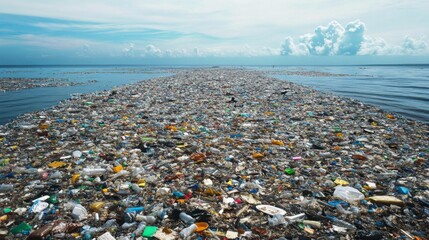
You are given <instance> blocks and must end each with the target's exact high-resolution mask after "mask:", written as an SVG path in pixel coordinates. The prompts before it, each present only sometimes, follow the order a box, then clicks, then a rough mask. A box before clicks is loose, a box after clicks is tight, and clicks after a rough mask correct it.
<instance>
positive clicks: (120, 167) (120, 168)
mask: <svg viewBox="0 0 429 240" xmlns="http://www.w3.org/2000/svg"><path fill="white" fill-rule="evenodd" d="M122 169H124V167H122V165H118V166H116V167H113V171H114V172H115V173H117V172H120V171H122Z"/></svg>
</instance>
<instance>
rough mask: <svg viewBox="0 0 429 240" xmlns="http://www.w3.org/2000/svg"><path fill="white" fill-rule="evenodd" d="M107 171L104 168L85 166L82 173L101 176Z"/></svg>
mask: <svg viewBox="0 0 429 240" xmlns="http://www.w3.org/2000/svg"><path fill="white" fill-rule="evenodd" d="M105 172H106V169H104V168H84V169H83V170H82V174H83V175H86V176H101V175H103V174H104V173H105Z"/></svg>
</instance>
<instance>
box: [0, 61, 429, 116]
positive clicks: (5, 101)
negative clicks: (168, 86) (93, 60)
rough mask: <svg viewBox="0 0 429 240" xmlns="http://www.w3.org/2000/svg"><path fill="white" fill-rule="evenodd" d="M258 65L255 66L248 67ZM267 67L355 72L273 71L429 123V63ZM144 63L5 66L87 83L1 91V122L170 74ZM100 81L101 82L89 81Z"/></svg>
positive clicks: (21, 73)
mask: <svg viewBox="0 0 429 240" xmlns="http://www.w3.org/2000/svg"><path fill="white" fill-rule="evenodd" d="M248 68H249V69H254V68H255V67H248ZM256 68H257V69H258V70H267V71H318V72H328V73H336V74H350V76H327V77H320V76H317V77H310V76H299V75H285V74H283V75H282V74H274V75H273V76H274V77H276V78H278V79H283V80H288V81H291V82H295V83H299V84H301V85H305V86H310V87H313V88H315V89H317V90H321V91H325V92H331V93H334V94H337V95H341V96H345V97H350V98H354V99H357V100H360V101H362V102H365V103H369V104H373V105H377V106H379V107H381V108H382V109H384V110H386V111H389V112H393V113H398V114H401V115H403V116H405V117H407V118H410V119H414V120H418V121H422V122H425V123H429V65H412V66H410V65H402V66H400V65H398V66H329V67H325V66H314V67H308V66H305V67H299V66H294V67H274V68H272V67H256ZM160 70H161V71H162V69H160V68H158V67H156V68H152V67H145V66H66V67H64V66H62V67H52V66H46V67H39V66H37V67H0V77H15V78H16V77H27V78H31V77H33V78H66V79H68V80H70V81H72V82H84V83H86V84H84V85H78V86H70V87H47V88H33V89H23V90H18V91H10V92H0V124H5V123H7V122H9V121H11V120H13V119H14V118H16V117H17V116H19V115H21V114H24V113H28V112H32V111H37V110H43V109H46V108H49V107H52V106H55V105H57V104H58V103H59V101H61V100H64V99H67V98H70V96H71V94H72V93H90V92H96V91H102V90H110V89H112V88H113V87H116V86H121V85H125V84H131V83H135V82H137V81H140V80H146V79H150V78H155V77H161V76H167V75H170V74H167V73H160ZM90 80H96V81H97V82H90V83H88V81H90Z"/></svg>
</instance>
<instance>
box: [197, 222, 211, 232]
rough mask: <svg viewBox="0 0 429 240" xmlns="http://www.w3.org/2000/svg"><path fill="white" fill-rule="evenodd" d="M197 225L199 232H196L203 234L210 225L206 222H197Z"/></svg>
mask: <svg viewBox="0 0 429 240" xmlns="http://www.w3.org/2000/svg"><path fill="white" fill-rule="evenodd" d="M195 225H197V230H195V231H196V232H202V231H204V230H206V229H207V228H208V227H209V224H208V223H206V222H197V223H195Z"/></svg>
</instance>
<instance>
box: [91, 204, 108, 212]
mask: <svg viewBox="0 0 429 240" xmlns="http://www.w3.org/2000/svg"><path fill="white" fill-rule="evenodd" d="M104 205H105V203H104V202H95V203H91V205H89V208H90V209H91V210H92V211H94V212H98V211H100V209H101V208H102V207H104Z"/></svg>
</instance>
